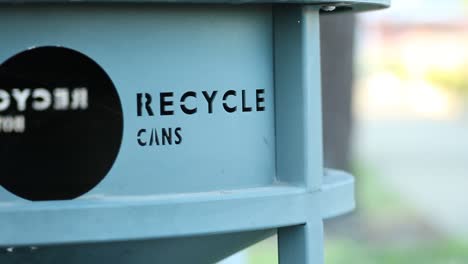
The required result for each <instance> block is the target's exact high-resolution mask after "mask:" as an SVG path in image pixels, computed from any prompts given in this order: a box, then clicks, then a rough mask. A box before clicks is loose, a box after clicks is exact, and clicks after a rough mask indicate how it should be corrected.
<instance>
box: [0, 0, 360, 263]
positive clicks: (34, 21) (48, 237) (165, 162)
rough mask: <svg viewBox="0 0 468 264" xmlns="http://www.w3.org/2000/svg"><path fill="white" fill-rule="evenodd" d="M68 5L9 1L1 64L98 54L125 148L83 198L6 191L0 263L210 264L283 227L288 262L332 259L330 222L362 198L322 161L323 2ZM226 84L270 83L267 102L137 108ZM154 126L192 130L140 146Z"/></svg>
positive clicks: (0, 20)
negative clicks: (150, 113)
mask: <svg viewBox="0 0 468 264" xmlns="http://www.w3.org/2000/svg"><path fill="white" fill-rule="evenodd" d="M69 7H70V6H67V5H4V6H1V7H0V35H1V36H8V37H7V38H2V45H1V46H0V61H3V60H5V59H7V58H8V57H10V56H12V55H14V54H16V53H18V52H20V51H22V50H24V49H27V48H30V47H34V46H43V45H60V46H65V47H69V48H72V49H76V50H78V51H80V52H83V53H84V54H86V55H88V56H90V57H91V58H93V59H94V60H95V61H96V62H98V63H99V64H100V65H101V66H102V67H103V68H104V69H105V70H106V71H107V73H108V74H109V76H110V77H111V79H112V80H113V81H114V83H115V86H116V88H117V91H118V93H119V95H120V98H121V101H122V105H123V109H124V125H125V128H124V139H123V144H122V148H121V152H120V153H119V157H118V159H117V161H116V163H115V165H114V167H113V169H112V170H111V172H110V173H109V175H108V176H107V177H106V178H105V179H104V181H102V182H101V183H100V184H99V185H98V186H97V187H96V188H95V189H93V190H92V191H91V192H89V193H88V194H86V195H84V196H82V197H80V198H78V199H75V200H70V201H49V202H30V201H25V200H22V199H20V198H17V197H15V196H14V195H12V194H10V193H8V192H7V191H6V190H4V189H0V234H1V235H0V250H1V248H4V250H3V251H2V252H1V253H0V262H2V263H3V262H5V263H8V262H11V263H25V261H26V263H28V262H32V261H34V260H35V259H38V258H39V257H38V256H40V259H44V260H57V259H61V260H66V262H70V263H93V261H94V262H96V263H100V262H102V257H103V256H106V259H109V260H111V259H115V263H145V261H146V260H151V259H153V260H154V259H158V257H161V258H163V259H173V260H174V261H175V262H170V261H168V263H187V262H189V261H188V260H192V261H193V262H191V263H207V262H212V261H215V260H218V259H221V258H223V257H225V256H227V255H229V254H231V253H234V252H235V251H237V250H240V249H242V248H245V247H247V246H249V245H251V244H252V243H255V242H256V241H258V240H259V239H262V238H264V237H266V236H269V235H271V234H272V233H275V232H278V234H279V239H280V241H279V245H280V260H281V261H282V263H300V264H304V263H305V264H311V263H321V262H323V230H322V219H323V218H328V217H333V216H336V215H339V214H340V213H343V212H347V211H349V210H351V209H352V208H353V206H354V200H353V198H354V197H353V180H352V177H351V176H349V175H347V174H343V173H341V172H334V171H329V172H326V173H325V172H324V171H323V168H322V144H321V129H322V128H321V112H320V111H321V104H320V74H319V73H320V64H319V61H320V60H319V51H320V50H319V49H320V47H319V39H318V37H319V31H318V28H319V27H318V26H319V11H318V8H317V7H315V6H291V7H288V8H284V7H283V6H277V7H276V6H275V7H272V6H271V5H250V6H229V5H226V6H219V5H218V6H212V5H206V6H202V5H189V6H177V7H176V6H169V5H163V6H159V5H96V6H94V5H82V4H80V5H73V8H69ZM228 89H236V90H246V91H247V92H253V91H255V89H265V94H266V97H265V105H266V110H265V111H264V112H256V113H235V114H230V115H227V114H226V113H223V112H222V111H219V110H220V109H219V107H220V106H219V105H217V106H216V107H217V108H215V109H214V110H215V111H214V112H215V113H214V114H211V115H209V114H206V113H205V114H204V113H200V114H199V115H196V116H185V115H180V113H178V114H176V115H175V116H171V117H168V116H164V117H161V116H157V117H152V118H149V117H148V118H136V117H135V109H136V102H135V93H136V92H148V93H153V94H157V93H159V92H164V91H173V92H174V93H176V94H180V93H181V92H183V91H185V90H195V91H197V92H201V91H203V90H208V91H211V90H220V91H225V90H228ZM148 126H149V127H151V126H157V127H158V126H160V127H175V126H183V128H184V132H185V133H186V134H184V144H182V145H179V146H174V145H173V146H165V147H154V148H148V149H145V148H143V149H142V148H140V147H138V146H137V144H136V141H135V134H136V132H137V131H138V128H141V127H148ZM324 174H326V175H327V176H325V178H324ZM37 176H38V177H40V175H37ZM96 243H97V244H96ZM30 246H34V249H35V250H30V248H29V247H30ZM9 247H14V250H13V252H9V250H6V248H9ZM36 247H38V249H36ZM176 249H179V250H176ZM15 250H16V251H15ZM10 251H11V250H10ZM122 251H124V252H127V253H128V254H127V255H124V256H122V255H119V254H114V253H116V252H122ZM15 252H16V253H15ZM132 260H133V261H132ZM119 261H120V262H119ZM49 263H50V262H49Z"/></svg>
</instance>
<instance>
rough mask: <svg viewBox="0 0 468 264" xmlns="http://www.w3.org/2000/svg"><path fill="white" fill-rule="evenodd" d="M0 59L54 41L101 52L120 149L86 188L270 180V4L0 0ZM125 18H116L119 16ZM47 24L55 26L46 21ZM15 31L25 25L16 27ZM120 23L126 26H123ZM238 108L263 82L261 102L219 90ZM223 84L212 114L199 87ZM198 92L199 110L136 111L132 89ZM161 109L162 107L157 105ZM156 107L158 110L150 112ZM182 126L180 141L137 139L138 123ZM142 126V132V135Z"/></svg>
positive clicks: (135, 191) (175, 187)
mask: <svg viewBox="0 0 468 264" xmlns="http://www.w3.org/2000/svg"><path fill="white" fill-rule="evenodd" d="M0 17H1V18H0V19H1V21H5V22H4V23H0V35H2V36H15V37H14V38H12V37H9V38H8V40H4V41H2V46H1V53H0V61H4V60H5V59H7V58H8V57H10V56H12V55H13V54H16V53H18V52H20V51H22V50H25V49H27V48H30V47H34V46H50V45H59V46H64V47H68V48H71V49H75V50H78V51H80V52H82V53H84V54H87V55H88V56H90V57H91V58H93V59H94V60H95V61H96V62H98V63H99V64H100V65H101V66H102V67H103V68H104V69H105V70H106V71H107V73H108V74H109V76H110V78H111V79H112V80H113V81H114V84H115V86H116V88H117V91H118V93H119V96H120V98H121V102H122V107H123V110H124V138H123V141H122V146H121V151H120V153H119V155H118V158H117V160H116V162H115V164H114V166H113V168H112V170H111V171H110V172H109V174H108V175H107V176H106V178H105V179H104V180H103V181H102V183H101V184H100V185H99V186H98V187H97V188H96V189H94V190H92V191H91V192H90V193H88V194H87V195H85V196H84V197H83V198H86V197H92V196H102V195H113V196H115V195H149V194H158V193H183V192H203V191H214V190H222V189H227V190H228V189H239V188H249V187H250V188H252V187H260V186H266V185H271V184H272V183H273V182H274V181H275V161H274V156H275V137H274V99H273V73H272V68H273V59H272V56H271V54H272V52H273V51H272V46H273V45H272V24H271V23H272V22H271V21H272V17H271V11H270V7H268V6H267V7H248V8H244V7H184V8H180V7H179V8H175V7H164V8H161V7H155V6H146V7H143V6H131V7H129V6H127V7H125V6H121V7H112V8H108V7H104V6H101V7H89V6H80V7H79V8H71V9H70V8H67V7H65V6H56V7H29V8H24V7H21V6H15V7H8V8H1V9H0ZM118 20H124V21H126V22H125V23H119V24H116V23H115V21H118ZM51 29H53V30H51ZM18 32H28V33H27V34H18ZM124 32H125V34H124ZM230 89H234V90H236V91H238V93H239V94H238V96H237V97H235V98H232V99H230V103H231V104H235V105H238V107H239V108H240V104H241V96H240V91H241V90H246V91H247V100H248V102H247V103H248V104H249V105H252V104H253V102H254V96H255V90H256V89H264V90H265V108H266V109H265V111H264V112H250V113H242V112H240V111H238V112H236V113H232V114H229V113H226V112H225V111H224V110H223V106H222V104H221V103H220V102H221V97H222V94H221V93H222V92H224V91H227V90H230ZM205 90H206V91H209V92H211V91H213V90H217V91H219V94H218V95H217V98H215V99H216V100H217V101H216V102H215V103H216V104H214V105H213V108H214V109H213V114H209V113H208V109H207V108H208V107H207V104H206V103H204V101H203V100H202V99H203V96H202V94H201V92H202V91H205ZM168 91H171V92H174V95H175V98H176V99H175V100H177V98H180V96H181V95H182V93H183V92H185V91H195V92H197V93H198V98H197V100H194V99H191V100H192V101H193V103H191V102H189V101H188V102H187V103H191V104H193V105H198V106H199V110H198V113H196V114H194V115H185V114H184V113H182V111H181V110H180V108H178V107H177V102H176V103H175V106H174V107H173V109H175V115H174V116H159V115H157V116H153V117H148V116H144V117H137V113H136V108H137V106H136V94H137V93H141V92H144V93H150V94H152V95H153V97H154V98H155V99H154V100H155V103H158V101H159V99H158V97H157V95H158V94H159V93H160V92H168ZM156 110H158V111H157V112H159V109H158V108H156ZM156 114H158V113H156ZM167 127H170V128H176V127H181V128H182V134H183V142H182V144H180V145H172V146H152V147H140V146H139V145H138V143H137V133H138V131H139V130H140V129H141V128H145V129H151V128H157V129H161V128H167ZM149 138H150V136H149V135H148V136H147V137H146V138H145V139H146V140H148V139H149Z"/></svg>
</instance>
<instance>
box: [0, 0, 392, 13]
mask: <svg viewBox="0 0 468 264" xmlns="http://www.w3.org/2000/svg"><path fill="white" fill-rule="evenodd" d="M79 2H80V3H167V4H174V3H176V4H184V3H185V4H187V3H193V4H265V3H275V4H309V5H319V6H322V5H338V6H341V7H340V8H339V9H341V10H344V11H350V10H354V11H364V10H372V9H380V8H386V7H389V6H390V3H391V0H357V1H355V0H341V1H331V0H82V1H79ZM0 3H69V4H75V5H76V4H77V3H76V1H73V0H19V1H18V0H0Z"/></svg>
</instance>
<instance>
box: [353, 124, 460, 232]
mask: <svg viewBox="0 0 468 264" xmlns="http://www.w3.org/2000/svg"><path fill="white" fill-rule="evenodd" d="M354 144H355V145H354V150H355V155H356V157H354V158H357V160H359V161H360V162H364V165H365V166H371V168H372V169H375V172H376V175H375V177H381V179H382V182H384V183H385V184H387V187H388V188H389V189H390V190H392V191H395V192H396V193H398V194H399V195H400V196H401V197H402V198H404V199H407V200H408V203H409V205H410V206H413V207H414V208H415V209H416V210H418V211H419V213H421V214H422V216H423V217H424V218H425V220H427V221H428V222H429V223H431V224H432V225H434V227H435V228H436V229H438V230H439V231H441V232H443V233H445V234H447V235H454V236H464V237H465V238H468V120H458V121H429V120H428V121H414V120H412V121H410V120H408V121H363V120H360V121H357V122H356V127H355V131H354ZM382 206H383V207H385V205H384V204H382Z"/></svg>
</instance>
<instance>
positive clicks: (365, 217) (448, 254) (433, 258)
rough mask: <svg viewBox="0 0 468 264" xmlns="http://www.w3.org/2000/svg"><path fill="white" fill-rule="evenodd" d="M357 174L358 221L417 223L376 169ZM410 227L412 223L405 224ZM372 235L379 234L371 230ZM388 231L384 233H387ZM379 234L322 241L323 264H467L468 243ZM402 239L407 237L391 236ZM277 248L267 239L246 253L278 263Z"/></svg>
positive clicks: (356, 168) (358, 166)
mask: <svg viewBox="0 0 468 264" xmlns="http://www.w3.org/2000/svg"><path fill="white" fill-rule="evenodd" d="M352 171H353V174H354V175H357V182H356V193H357V200H358V202H357V204H358V212H359V215H360V217H362V219H361V221H365V222H366V223H372V225H373V226H374V228H375V226H379V224H382V225H383V226H385V227H384V228H387V227H388V225H389V224H390V225H391V224H392V222H395V223H396V222H398V223H400V224H401V223H402V222H403V223H404V222H411V221H412V219H415V222H414V223H413V224H416V225H417V224H419V222H418V221H420V219H419V218H420V216H419V214H418V212H417V211H416V210H414V208H412V206H411V205H410V204H409V203H408V202H407V201H406V200H405V198H404V197H401V196H399V195H397V194H396V192H395V191H394V190H392V189H391V188H390V187H389V186H387V185H385V183H384V182H382V181H381V180H380V179H379V178H378V177H377V176H378V170H376V169H374V168H372V167H371V166H365V165H364V164H363V163H355V164H354V165H353V166H352ZM408 224H411V223H408ZM373 232H378V228H377V231H375V230H374V231H373ZM386 232H387V233H386ZM386 232H385V231H382V236H383V238H384V239H383V240H382V241H373V240H372V239H369V240H367V241H360V240H359V241H358V240H352V239H351V238H350V237H346V236H343V237H331V238H328V239H327V241H326V242H325V263H326V264H348V263H359V264H374V263H375V264H390V263H392V264H394V263H397V264H410V263H411V264H414V263H424V264H459V263H460V264H462V263H463V264H464V263H468V241H461V240H457V239H455V238H450V237H445V238H435V239H431V240H427V239H426V237H421V238H418V237H415V238H414V239H411V241H406V240H403V239H402V240H401V241H399V240H398V239H397V240H395V239H393V240H392V241H391V242H388V241H385V236H386V235H387V234H388V230H387V231H386ZM393 235H394V236H396V237H398V236H400V235H401V236H402V237H404V236H405V235H406V234H393ZM277 256H278V249H277V243H276V238H270V239H267V240H265V241H263V242H261V243H258V244H256V245H255V246H253V247H251V248H250V249H249V250H248V263H250V264H277V263H278V259H277Z"/></svg>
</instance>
